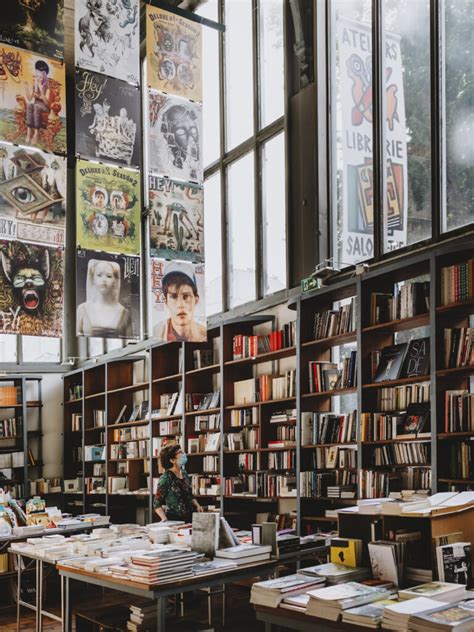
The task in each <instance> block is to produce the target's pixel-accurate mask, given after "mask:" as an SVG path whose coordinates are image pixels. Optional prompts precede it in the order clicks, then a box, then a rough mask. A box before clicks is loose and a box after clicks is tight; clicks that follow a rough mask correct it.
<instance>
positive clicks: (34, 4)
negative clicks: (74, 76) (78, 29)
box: [0, 0, 64, 58]
mask: <svg viewBox="0 0 474 632" xmlns="http://www.w3.org/2000/svg"><path fill="white" fill-rule="evenodd" d="M0 41H2V42H5V43H7V44H11V45H12V46H18V47H19V48H26V49H27V50H31V51H34V52H36V53H39V54H40V55H48V57H57V58H63V57H64V0H8V1H7V2H3V3H2V19H1V23H0Z"/></svg>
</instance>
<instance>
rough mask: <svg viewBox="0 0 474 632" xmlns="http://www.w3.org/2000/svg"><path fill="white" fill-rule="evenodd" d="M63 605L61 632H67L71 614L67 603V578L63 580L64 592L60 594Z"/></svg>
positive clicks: (69, 626)
mask: <svg viewBox="0 0 474 632" xmlns="http://www.w3.org/2000/svg"><path fill="white" fill-rule="evenodd" d="M62 598H63V605H62V608H61V610H62V612H63V628H62V632H69V631H70V629H71V612H70V603H69V577H65V578H64V591H63V593H62Z"/></svg>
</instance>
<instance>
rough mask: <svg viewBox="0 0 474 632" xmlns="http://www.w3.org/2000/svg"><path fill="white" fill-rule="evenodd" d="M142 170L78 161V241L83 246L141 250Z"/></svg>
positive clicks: (84, 247) (131, 251)
mask: <svg viewBox="0 0 474 632" xmlns="http://www.w3.org/2000/svg"><path fill="white" fill-rule="evenodd" d="M140 217H141V203H140V173H139V172H138V171H132V170H130V169H122V168H121V167H113V166H111V165H101V164H98V163H94V162H88V161H87V160H78V161H77V163H76V243H77V245H78V246H79V247H80V248H82V249H87V250H103V251H105V252H115V253H118V254H136V255H139V254H140Z"/></svg>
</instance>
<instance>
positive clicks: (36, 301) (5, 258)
mask: <svg viewBox="0 0 474 632" xmlns="http://www.w3.org/2000/svg"><path fill="white" fill-rule="evenodd" d="M0 288H1V292H0V333H1V334H22V335H25V336H50V337H55V338H60V337H61V336H62V334H63V289H64V250H63V249H62V248H47V247H45V246H34V245H31V244H24V243H22V242H19V241H4V240H1V241H0Z"/></svg>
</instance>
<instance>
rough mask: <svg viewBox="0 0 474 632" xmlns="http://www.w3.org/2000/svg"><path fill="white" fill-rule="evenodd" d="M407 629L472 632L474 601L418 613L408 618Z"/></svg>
mask: <svg viewBox="0 0 474 632" xmlns="http://www.w3.org/2000/svg"><path fill="white" fill-rule="evenodd" d="M408 629H409V631H410V632H445V631H446V632H448V630H455V631H456V632H470V631H471V630H474V599H469V600H467V601H461V602H459V603H457V604H454V605H452V606H451V605H447V604H446V605H443V606H438V607H437V608H435V609H434V610H428V611H427V612H420V613H419V614H416V615H414V616H412V617H410V621H409V624H408Z"/></svg>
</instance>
